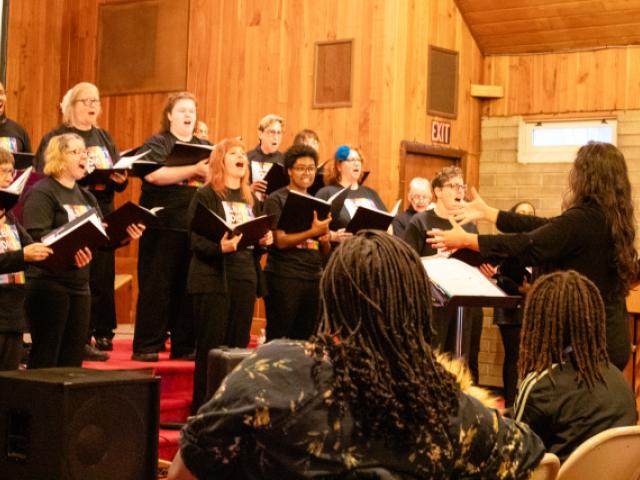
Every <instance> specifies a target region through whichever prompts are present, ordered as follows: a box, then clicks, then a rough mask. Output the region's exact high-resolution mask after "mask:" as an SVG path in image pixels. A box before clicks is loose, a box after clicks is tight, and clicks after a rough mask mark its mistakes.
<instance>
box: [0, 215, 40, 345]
mask: <svg viewBox="0 0 640 480" xmlns="http://www.w3.org/2000/svg"><path fill="white" fill-rule="evenodd" d="M30 243H32V240H31V237H30V236H29V234H28V233H27V232H26V230H25V229H24V228H22V226H21V225H20V224H18V223H17V222H16V220H15V218H14V217H13V215H11V213H9V214H7V216H6V217H5V221H4V224H3V225H0V333H6V332H24V331H26V330H27V323H26V322H25V318H24V285H25V274H24V268H25V263H24V254H23V252H22V249H23V248H24V247H25V246H27V245H29V244H30Z"/></svg>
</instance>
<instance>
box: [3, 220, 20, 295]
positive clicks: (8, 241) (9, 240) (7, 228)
mask: <svg viewBox="0 0 640 480" xmlns="http://www.w3.org/2000/svg"><path fill="white" fill-rule="evenodd" d="M20 249H22V245H21V244H20V234H19V233H18V229H17V227H16V226H15V225H8V224H6V223H5V224H3V225H0V255H1V254H3V253H8V252H15V251H18V250H20ZM0 285H24V272H11V273H3V274H1V275H0Z"/></svg>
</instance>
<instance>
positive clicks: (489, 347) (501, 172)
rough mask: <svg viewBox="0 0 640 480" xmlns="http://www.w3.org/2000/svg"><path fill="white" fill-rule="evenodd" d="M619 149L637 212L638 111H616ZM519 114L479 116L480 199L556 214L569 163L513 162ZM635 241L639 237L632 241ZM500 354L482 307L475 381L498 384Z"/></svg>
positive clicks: (495, 329)
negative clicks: (525, 204)
mask: <svg viewBox="0 0 640 480" xmlns="http://www.w3.org/2000/svg"><path fill="white" fill-rule="evenodd" d="M617 116H618V147H619V148H620V150H621V151H622V153H623V154H624V155H625V158H626V160H627V165H628V168H629V174H630V177H631V184H632V187H633V192H634V204H635V209H636V212H638V208H639V201H638V200H639V196H638V194H637V193H636V192H640V111H625V112H623V111H620V112H618V113H617ZM519 122H520V117H484V118H483V119H482V125H481V136H482V142H481V155H480V185H479V191H480V194H481V195H482V197H483V198H484V199H485V200H486V201H487V203H489V204H490V205H493V206H495V207H498V208H501V209H505V210H506V209H509V208H511V206H512V205H514V204H515V203H517V202H518V201H521V200H528V201H530V202H531V203H533V205H534V206H535V207H536V210H537V214H538V215H540V216H543V217H550V216H555V215H558V214H559V213H560V207H561V202H562V195H563V193H564V192H565V190H566V188H567V175H568V173H569V170H570V169H571V164H570V163H544V164H522V163H518V162H517V149H518V124H519ZM478 227H479V229H480V232H481V233H494V230H493V227H492V226H489V225H488V224H482V223H481V224H480V225H478ZM636 243H637V244H638V241H637V239H636ZM503 358H504V352H503V349H502V344H501V341H500V331H499V330H498V327H496V326H495V325H493V311H492V309H484V326H483V330H482V341H481V345H480V357H479V370H480V383H481V384H483V385H493V386H502V360H503Z"/></svg>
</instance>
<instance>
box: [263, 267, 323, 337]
mask: <svg viewBox="0 0 640 480" xmlns="http://www.w3.org/2000/svg"><path fill="white" fill-rule="evenodd" d="M265 276H266V278H267V291H268V292H269V293H268V295H267V296H266V297H265V299H264V301H265V307H266V313H267V340H273V339H274V338H292V339H295V340H306V339H308V338H309V337H310V336H311V334H312V333H313V331H314V328H315V325H316V320H317V317H318V296H319V286H320V280H319V279H315V280H302V279H298V278H285V277H281V276H280V275H274V274H272V273H270V272H266V273H265Z"/></svg>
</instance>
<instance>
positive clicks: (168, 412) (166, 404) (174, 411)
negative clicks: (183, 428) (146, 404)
mask: <svg viewBox="0 0 640 480" xmlns="http://www.w3.org/2000/svg"><path fill="white" fill-rule="evenodd" d="M190 409H191V395H189V396H188V397H185V396H183V395H177V396H174V395H162V396H161V397H160V422H161V423H162V422H182V423H184V422H186V421H187V417H188V416H189V412H190Z"/></svg>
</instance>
